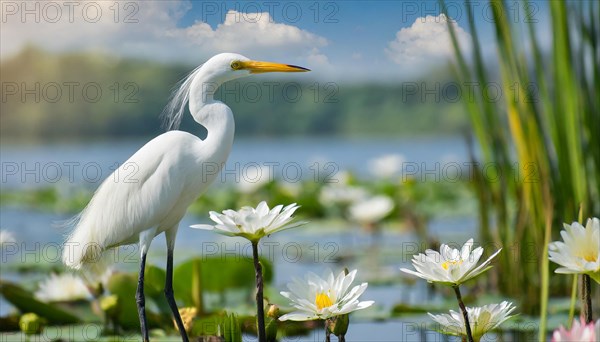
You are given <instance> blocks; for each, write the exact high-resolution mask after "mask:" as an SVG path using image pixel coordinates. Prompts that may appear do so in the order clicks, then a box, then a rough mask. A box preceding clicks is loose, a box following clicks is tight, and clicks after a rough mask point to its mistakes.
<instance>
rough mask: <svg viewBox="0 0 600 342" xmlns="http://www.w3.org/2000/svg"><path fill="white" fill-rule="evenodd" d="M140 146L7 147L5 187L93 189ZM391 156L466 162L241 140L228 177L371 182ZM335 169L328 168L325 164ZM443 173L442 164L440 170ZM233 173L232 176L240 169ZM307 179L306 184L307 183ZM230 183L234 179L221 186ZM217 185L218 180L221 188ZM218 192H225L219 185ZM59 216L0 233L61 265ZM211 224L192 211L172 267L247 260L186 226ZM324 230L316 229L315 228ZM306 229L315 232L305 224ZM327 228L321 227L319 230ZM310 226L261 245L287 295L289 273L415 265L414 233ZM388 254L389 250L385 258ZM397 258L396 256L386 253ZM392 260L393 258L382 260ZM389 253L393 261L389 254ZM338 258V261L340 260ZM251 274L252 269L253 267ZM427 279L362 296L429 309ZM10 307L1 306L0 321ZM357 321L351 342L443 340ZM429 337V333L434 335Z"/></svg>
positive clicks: (424, 151)
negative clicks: (194, 258)
mask: <svg viewBox="0 0 600 342" xmlns="http://www.w3.org/2000/svg"><path fill="white" fill-rule="evenodd" d="M143 144H144V141H119V142H95V143H81V144H50V145H38V146H15V145H6V144H4V145H2V146H1V147H0V159H1V163H2V183H1V184H2V189H12V190H19V189H27V188H36V187H47V186H52V185H58V186H59V187H67V188H68V187H71V186H73V187H79V186H82V185H83V186H87V187H90V188H92V189H93V188H96V187H97V186H98V185H99V184H100V182H101V181H102V180H103V179H104V178H106V177H107V176H109V175H110V173H111V172H112V170H114V168H115V166H117V165H120V164H121V163H123V162H124V161H125V160H126V159H127V158H128V157H129V156H130V155H131V154H132V153H134V152H135V151H136V150H137V149H139V148H140V147H141V146H142V145H143ZM387 154H400V155H402V156H403V160H404V161H405V162H407V163H415V164H416V165H418V167H419V168H423V169H424V170H432V169H435V167H436V166H435V165H436V163H447V162H451V161H452V162H459V163H461V162H464V161H466V160H467V151H466V148H465V144H464V143H463V141H462V140H461V139H459V138H436V139H435V140H432V139H396V140H390V139H380V140H378V139H352V140H343V139H318V138H315V139H237V140H236V142H235V143H234V147H233V150H232V152H231V155H230V157H229V161H228V163H227V166H226V168H227V170H230V171H231V170H234V171H235V170H237V171H239V172H243V171H242V170H243V169H244V168H245V167H247V166H248V165H252V166H254V165H256V164H258V165H261V166H265V165H267V166H269V167H272V168H273V170H274V173H275V175H274V176H275V177H276V178H280V177H285V176H286V174H284V173H283V170H284V169H285V168H286V165H291V164H293V165H294V167H295V166H296V165H299V166H300V168H301V169H302V178H303V179H307V178H308V177H314V172H317V171H315V170H322V171H331V169H328V170H326V169H324V168H323V166H324V165H326V163H333V165H335V169H334V171H335V173H334V174H333V175H334V176H335V175H336V174H337V173H338V172H339V173H340V175H341V171H342V170H351V171H353V172H355V173H356V174H358V175H359V176H360V177H370V174H369V169H368V163H369V161H370V160H372V159H374V158H378V157H381V156H382V155H387ZM329 165H331V164H329ZM438 167H439V166H438ZM237 171H235V172H237ZM308 179H310V178H308ZM219 181H222V182H228V181H229V180H228V179H224V180H219ZM219 181H218V182H217V183H219ZM213 186H215V187H216V186H219V184H214V185H213ZM67 218H68V216H67V215H58V214H53V213H47V212H39V211H35V210H24V209H19V208H12V207H1V208H0V227H1V228H2V229H9V230H11V231H13V232H14V233H15V234H16V237H17V239H18V241H19V243H20V249H21V252H23V253H25V252H27V251H30V252H29V254H33V255H35V254H36V253H37V254H38V255H39V256H37V257H40V258H44V260H46V261H51V262H57V263H59V262H60V248H61V247H60V245H61V243H62V241H63V236H64V233H65V232H64V231H61V230H60V229H58V228H55V227H54V226H53V223H55V222H59V221H61V220H65V219H67ZM202 220H206V218H204V219H203V218H197V217H194V216H193V215H190V214H188V215H187V216H186V217H185V218H184V219H183V221H182V223H181V225H180V230H179V234H178V238H177V251H176V255H175V257H176V262H178V261H181V260H184V259H186V258H189V257H190V256H191V255H199V254H202V255H207V254H217V255H223V254H226V255H228V256H230V257H234V255H236V254H242V255H248V253H250V249H249V245H248V244H247V243H245V241H244V240H237V239H231V238H225V237H222V236H219V235H216V234H214V233H211V232H206V231H198V230H193V229H190V228H188V227H189V225H191V224H194V223H199V222H200V221H202ZM319 224H321V225H322V224H325V223H315V225H319ZM309 226H310V225H309ZM321 228H323V229H321ZM327 228H328V227H315V226H314V225H313V227H308V228H307V229H302V230H291V231H287V232H283V233H280V234H278V235H277V236H276V237H272V238H267V239H265V240H264V241H263V249H262V254H263V255H267V257H268V258H269V259H270V260H272V261H273V262H274V266H275V270H274V271H275V272H274V275H275V278H274V285H275V286H276V287H277V288H278V289H281V290H284V289H285V284H286V283H287V282H289V281H290V280H291V278H292V277H293V276H302V275H303V274H305V273H306V272H307V271H313V272H317V273H320V272H322V271H323V270H325V269H326V268H332V269H334V270H336V269H338V268H340V267H343V266H342V264H343V265H352V266H353V267H357V268H359V278H360V279H358V281H368V280H370V279H371V278H378V277H384V278H396V277H399V276H400V275H399V273H400V272H399V267H406V266H408V263H409V259H407V258H402V257H401V255H402V254H403V252H406V251H408V248H414V243H413V242H412V241H414V240H415V237H414V236H412V234H410V233H406V232H401V231H396V230H393V229H388V230H385V231H384V232H383V235H382V236H381V237H380V238H379V239H377V241H372V238H371V237H370V236H368V235H367V234H365V233H364V232H362V231H361V230H360V229H359V228H358V227H354V226H348V227H347V228H346V229H327ZM430 229H431V231H432V232H433V233H435V234H436V235H437V236H440V237H442V238H443V237H444V236H452V237H456V238H458V237H460V239H461V240H462V239H463V237H464V239H466V236H467V235H468V234H470V233H472V232H473V231H475V221H474V220H473V219H470V218H464V219H456V220H443V221H438V220H433V221H432V222H431V226H430ZM164 246H165V242H164V238H163V237H162V236H161V237H159V238H157V239H155V241H154V242H153V244H152V247H151V250H150V253H149V262H150V263H154V264H157V265H160V266H161V267H162V266H163V265H164V260H165V253H166V251H165V247H164ZM348 250H352V251H359V252H360V253H361V255H363V256H364V257H361V258H360V260H356V259H353V258H348V257H347V255H346V253H345V251H348ZM383 251H388V252H383ZM389 251H392V252H389ZM23 253H17V254H16V255H11V256H8V257H7V256H3V258H4V257H6V260H3V261H10V262H20V258H22V257H23ZM123 253H126V254H128V255H134V256H137V250H135V249H132V248H130V249H126V250H124V252H123ZM386 253H387V254H386ZM390 255H391V256H390ZM340 260H341V262H340ZM249 267H251V265H249ZM120 268H124V269H127V270H131V271H136V270H137V262H136V261H135V260H134V261H133V262H131V263H129V264H124V265H120ZM2 276H3V278H5V279H12V280H18V277H19V276H18V275H17V274H11V273H6V272H3V273H2ZM424 285H425V282H417V284H416V286H415V285H407V284H404V283H400V282H396V283H394V284H393V285H383V286H377V285H370V286H369V288H368V290H367V291H366V292H365V294H364V295H363V298H364V299H365V300H375V301H376V302H377V305H376V307H375V308H374V309H373V310H375V312H389V310H390V309H391V307H392V306H393V305H394V304H396V303H399V302H405V303H413V304H414V303H423V302H424V301H425V300H428V298H427V291H426V288H425V286H424ZM8 310H10V306H9V305H7V303H6V302H4V301H2V300H0V315H4V314H6V313H7V312H8ZM360 317H361V316H360V315H357V318H356V322H354V323H353V324H351V326H350V331H349V333H348V340H349V341H373V340H377V341H399V340H403V341H413V340H414V341H418V340H423V339H425V340H432V339H433V340H441V336H440V335H439V334H437V333H435V334H434V333H428V336H426V337H425V338H424V337H423V336H422V333H421V332H419V331H415V329H414V328H415V324H421V323H426V321H425V322H420V321H418V320H417V321H415V320H414V319H411V320H401V319H395V320H391V321H386V322H380V323H373V322H369V321H363V320H361V319H360ZM432 334H433V335H432ZM323 339H324V337H323V332H322V331H315V332H314V333H313V334H312V335H311V336H309V337H306V338H300V339H296V340H303V341H304V340H310V341H320V340H323Z"/></svg>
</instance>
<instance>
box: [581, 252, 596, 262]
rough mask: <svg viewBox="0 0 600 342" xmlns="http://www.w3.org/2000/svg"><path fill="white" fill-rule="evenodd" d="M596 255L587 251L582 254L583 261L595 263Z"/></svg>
mask: <svg viewBox="0 0 600 342" xmlns="http://www.w3.org/2000/svg"><path fill="white" fill-rule="evenodd" d="M596 258H597V256H596V254H595V253H594V252H592V251H587V253H585V254H583V259H585V261H588V262H596Z"/></svg>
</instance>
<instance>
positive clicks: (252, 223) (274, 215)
mask: <svg viewBox="0 0 600 342" xmlns="http://www.w3.org/2000/svg"><path fill="white" fill-rule="evenodd" d="M296 209H298V205H296V203H293V204H290V205H288V206H286V207H283V205H278V206H275V207H274V208H273V209H269V206H268V205H267V203H266V202H265V201H262V202H260V203H259V204H258V206H257V207H256V208H253V207H249V206H246V207H242V208H241V209H240V210H238V211H235V210H231V209H228V210H223V213H222V214H219V213H217V212H215V211H211V212H210V218H211V220H213V221H214V222H216V223H217V224H216V225H208V224H196V225H193V226H191V227H192V228H197V229H206V230H212V231H214V232H216V233H219V234H223V235H226V236H241V237H244V238H246V239H248V240H250V241H252V242H258V240H260V239H261V238H263V237H264V236H266V235H271V234H273V233H276V232H279V231H282V230H284V229H289V228H294V227H297V226H300V225H302V224H304V223H305V222H292V221H293V219H294V218H293V217H292V215H293V214H294V212H295V211H296Z"/></svg>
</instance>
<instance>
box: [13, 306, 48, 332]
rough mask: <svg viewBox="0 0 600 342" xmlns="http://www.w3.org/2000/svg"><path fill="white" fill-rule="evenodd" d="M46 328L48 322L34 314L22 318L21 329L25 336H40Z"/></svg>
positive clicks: (27, 314) (20, 321)
mask: <svg viewBox="0 0 600 342" xmlns="http://www.w3.org/2000/svg"><path fill="white" fill-rule="evenodd" d="M45 326H46V320H45V319H44V318H42V317H40V316H38V315H36V314H34V313H32V312H30V313H26V314H24V315H23V316H21V319H20V320H19V327H20V328H21V331H22V332H23V333H24V334H25V335H39V334H41V333H42V331H43V330H44V327H45Z"/></svg>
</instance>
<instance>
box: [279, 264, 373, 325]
mask: <svg viewBox="0 0 600 342" xmlns="http://www.w3.org/2000/svg"><path fill="white" fill-rule="evenodd" d="M356 272H357V270H354V271H352V272H350V273H348V274H347V275H346V273H345V272H344V271H342V272H340V274H339V275H338V276H337V277H335V276H334V274H333V272H332V271H328V272H326V273H325V275H324V277H323V278H321V277H319V276H318V275H316V274H314V273H312V272H309V273H308V274H307V275H306V276H305V278H304V279H303V280H300V279H297V278H294V280H293V282H291V283H289V284H288V285H287V287H288V289H289V290H290V292H281V295H282V296H284V297H285V298H287V299H289V300H291V301H292V303H291V305H293V306H294V307H295V308H296V309H297V310H296V311H294V312H291V313H288V314H286V315H283V316H281V317H279V320H281V321H286V320H291V321H308V320H313V319H328V318H332V317H335V316H339V315H344V314H348V313H350V312H352V311H356V310H360V309H365V308H368V307H369V306H371V305H373V303H374V302H373V301H364V302H360V301H359V300H358V298H359V297H360V296H361V295H362V294H363V292H365V290H366V289H367V286H368V283H362V284H360V285H357V286H354V287H353V288H350V285H352V282H353V281H354V278H355V277H356Z"/></svg>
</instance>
